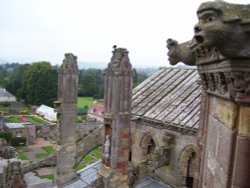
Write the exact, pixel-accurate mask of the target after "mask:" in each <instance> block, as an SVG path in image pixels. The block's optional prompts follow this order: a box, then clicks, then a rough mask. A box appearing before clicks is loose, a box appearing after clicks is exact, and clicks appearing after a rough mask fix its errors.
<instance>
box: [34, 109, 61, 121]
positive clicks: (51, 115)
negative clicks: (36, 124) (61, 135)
mask: <svg viewBox="0 0 250 188" xmlns="http://www.w3.org/2000/svg"><path fill="white" fill-rule="evenodd" d="M36 113H37V114H39V115H40V116H43V118H44V119H46V120H49V121H57V113H56V112H55V109H54V108H51V107H49V106H46V105H41V106H39V107H38V108H37V109H36Z"/></svg>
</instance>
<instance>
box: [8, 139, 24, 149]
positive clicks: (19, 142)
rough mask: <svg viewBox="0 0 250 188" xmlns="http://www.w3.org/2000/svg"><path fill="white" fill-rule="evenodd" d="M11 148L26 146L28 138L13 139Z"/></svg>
mask: <svg viewBox="0 0 250 188" xmlns="http://www.w3.org/2000/svg"><path fill="white" fill-rule="evenodd" d="M10 144H11V146H14V147H19V146H25V145H26V138H25V137H16V138H12V139H11V143H10Z"/></svg>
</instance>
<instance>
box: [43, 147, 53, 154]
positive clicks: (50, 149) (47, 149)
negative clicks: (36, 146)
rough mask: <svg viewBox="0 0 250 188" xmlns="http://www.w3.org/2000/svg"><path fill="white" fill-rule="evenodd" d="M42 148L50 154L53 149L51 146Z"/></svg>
mask: <svg viewBox="0 0 250 188" xmlns="http://www.w3.org/2000/svg"><path fill="white" fill-rule="evenodd" d="M42 148H43V150H45V151H47V152H48V153H49V154H51V153H53V152H54V151H55V149H54V148H53V146H44V147H42Z"/></svg>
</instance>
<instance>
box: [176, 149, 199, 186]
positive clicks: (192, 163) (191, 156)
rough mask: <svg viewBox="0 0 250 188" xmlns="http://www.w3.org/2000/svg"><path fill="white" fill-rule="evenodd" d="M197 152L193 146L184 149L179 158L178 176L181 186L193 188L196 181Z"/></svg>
mask: <svg viewBox="0 0 250 188" xmlns="http://www.w3.org/2000/svg"><path fill="white" fill-rule="evenodd" d="M196 159H197V152H196V149H194V146H188V147H186V148H185V149H184V150H183V152H182V154H181V157H180V175H181V182H182V185H183V186H185V187H188V188H193V187H194V184H195V182H196V181H197V177H196V176H197V165H196V163H197V160H196Z"/></svg>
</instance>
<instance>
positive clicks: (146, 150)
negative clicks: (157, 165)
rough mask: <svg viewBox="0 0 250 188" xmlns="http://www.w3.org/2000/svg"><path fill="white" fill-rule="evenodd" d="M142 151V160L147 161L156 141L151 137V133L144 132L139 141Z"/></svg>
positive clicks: (154, 148) (149, 159)
mask: <svg viewBox="0 0 250 188" xmlns="http://www.w3.org/2000/svg"><path fill="white" fill-rule="evenodd" d="M140 145H141V147H142V149H143V152H142V161H143V162H147V161H151V160H152V156H153V155H154V153H155V150H156V147H157V143H156V140H155V139H154V138H153V137H152V135H151V134H146V135H145V136H144V137H143V138H142V139H141V143H140Z"/></svg>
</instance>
